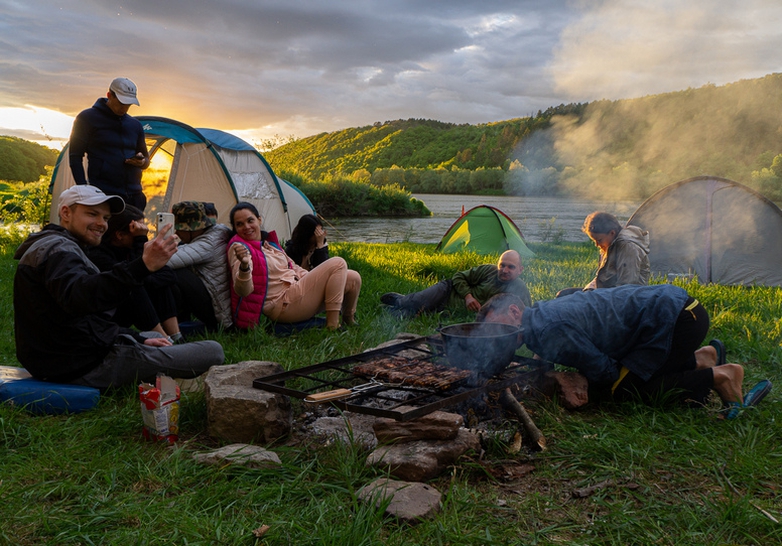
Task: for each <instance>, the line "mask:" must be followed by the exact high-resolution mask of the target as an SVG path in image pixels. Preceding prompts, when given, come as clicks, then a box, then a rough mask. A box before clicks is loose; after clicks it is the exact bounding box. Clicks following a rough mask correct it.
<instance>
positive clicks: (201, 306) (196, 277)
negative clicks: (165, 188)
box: [168, 201, 233, 331]
mask: <svg viewBox="0 0 782 546" xmlns="http://www.w3.org/2000/svg"><path fill="white" fill-rule="evenodd" d="M171 211H172V212H173V213H174V229H175V230H176V234H177V236H178V237H179V238H180V243H179V246H178V247H177V250H176V253H175V254H174V255H173V256H171V259H170V260H169V261H168V266H169V267H171V268H172V269H173V270H174V272H175V273H176V276H177V287H178V289H179V294H180V298H179V301H178V302H177V304H178V307H179V320H180V322H183V321H187V320H190V315H192V316H194V317H195V318H196V319H197V320H199V321H201V322H202V323H203V324H204V325H205V326H206V328H207V330H211V331H214V330H217V329H218V328H230V327H231V326H232V325H233V320H232V319H231V288H230V275H229V271H228V260H227V258H226V250H225V248H226V245H227V243H228V240H229V239H230V238H231V228H229V227H228V226H226V225H223V224H218V223H216V221H215V218H214V217H212V216H210V215H208V213H207V203H203V202H200V201H182V202H181V203H176V204H175V205H174V206H173V207H171Z"/></svg>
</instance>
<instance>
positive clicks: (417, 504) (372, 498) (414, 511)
mask: <svg viewBox="0 0 782 546" xmlns="http://www.w3.org/2000/svg"><path fill="white" fill-rule="evenodd" d="M358 498H359V500H360V501H362V502H365V503H370V502H373V503H374V504H375V506H376V507H380V506H382V505H383V503H384V502H388V501H389V499H390V502H389V503H388V507H387V508H386V514H387V515H389V516H392V517H395V518H397V519H399V520H401V521H404V522H407V523H417V522H419V521H421V520H423V519H427V518H430V517H432V516H433V515H434V514H436V513H437V512H439V511H440V510H441V509H442V503H441V500H442V494H441V493H440V492H439V491H437V489H435V488H434V487H432V486H430V485H426V484H424V483H413V482H405V481H398V480H390V479H388V478H378V479H377V480H375V481H374V482H372V483H370V484H369V485H365V486H364V487H362V488H361V489H360V490H359V491H358Z"/></svg>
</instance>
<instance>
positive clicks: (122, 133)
mask: <svg viewBox="0 0 782 546" xmlns="http://www.w3.org/2000/svg"><path fill="white" fill-rule="evenodd" d="M133 104H135V105H138V104H139V102H138V98H136V84H135V83H133V82H132V81H130V80H129V79H127V78H115V79H114V81H112V82H111V86H110V87H109V92H108V93H107V95H106V98H101V99H98V100H97V101H96V102H95V104H94V105H93V106H92V108H88V109H86V110H84V111H82V112H81V113H79V115H78V116H76V119H75V120H74V122H73V129H72V130H71V138H70V142H69V144H68V149H69V153H68V160H69V162H70V166H71V172H72V173H73V178H74V180H75V181H76V184H90V185H92V186H97V187H99V188H100V189H101V190H103V193H105V194H107V195H119V196H120V197H122V199H123V200H124V201H125V202H127V203H129V204H131V205H133V206H134V207H136V208H138V209H140V210H144V207H146V206H147V198H146V197H145V196H144V193H143V191H142V188H141V171H142V170H144V169H146V168H147V167H149V152H148V151H147V143H146V141H145V140H144V129H142V127H141V123H139V121H138V120H137V119H136V118H134V117H131V116H129V115H128V109H130V106H131V105H133ZM84 154H87V173H86V175H85V172H84V163H83V159H84Z"/></svg>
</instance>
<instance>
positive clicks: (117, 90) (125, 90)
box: [109, 78, 141, 106]
mask: <svg viewBox="0 0 782 546" xmlns="http://www.w3.org/2000/svg"><path fill="white" fill-rule="evenodd" d="M109 91H113V92H114V94H115V95H117V100H119V101H120V102H121V103H122V104H135V105H136V106H141V105H140V104H139V103H138V99H137V98H136V93H137V91H138V90H137V89H136V84H135V83H133V82H132V81H130V80H129V79H127V78H114V81H112V82H111V85H110V86H109Z"/></svg>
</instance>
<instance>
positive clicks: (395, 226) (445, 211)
mask: <svg viewBox="0 0 782 546" xmlns="http://www.w3.org/2000/svg"><path fill="white" fill-rule="evenodd" d="M413 197H415V198H416V199H420V200H421V201H423V202H424V203H426V206H427V207H428V208H429V210H431V211H432V216H430V217H428V218H327V221H328V224H331V225H328V224H327V225H326V230H327V232H328V238H329V240H330V241H335V242H339V241H345V242H364V243H398V242H411V243H439V242H440V239H441V238H442V236H443V235H444V234H445V232H446V231H447V230H448V228H449V227H451V225H452V224H453V223H454V222H455V221H456V220H457V219H458V218H459V215H460V214H461V212H462V207H464V210H465V211H468V210H470V209H471V208H472V207H475V206H478V205H491V206H493V207H496V208H498V209H500V210H501V211H502V212H504V213H505V214H507V215H508V216H510V218H511V219H512V220H513V221H514V222H515V223H516V225H517V226H518V227H519V229H520V230H521V233H522V235H523V236H524V239H525V240H527V241H530V242H546V241H552V240H553V237H555V236H559V237H560V239H561V240H564V241H576V242H584V241H588V240H589V239H588V238H587V236H586V235H584V234H583V233H582V232H581V225H582V224H583V223H584V218H585V217H586V216H587V215H588V214H589V213H590V212H593V211H596V210H603V211H606V212H610V213H612V214H614V215H615V216H616V217H617V218H618V219H619V221H620V222H621V223H624V222H626V221H627V219H628V218H629V217H630V216H631V215H632V214H633V213H634V212H635V210H636V209H637V208H638V207H639V206H640V204H641V202H636V201H610V202H604V201H588V200H578V199H568V198H562V197H508V196H482V195H440V194H414V195H413Z"/></svg>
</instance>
